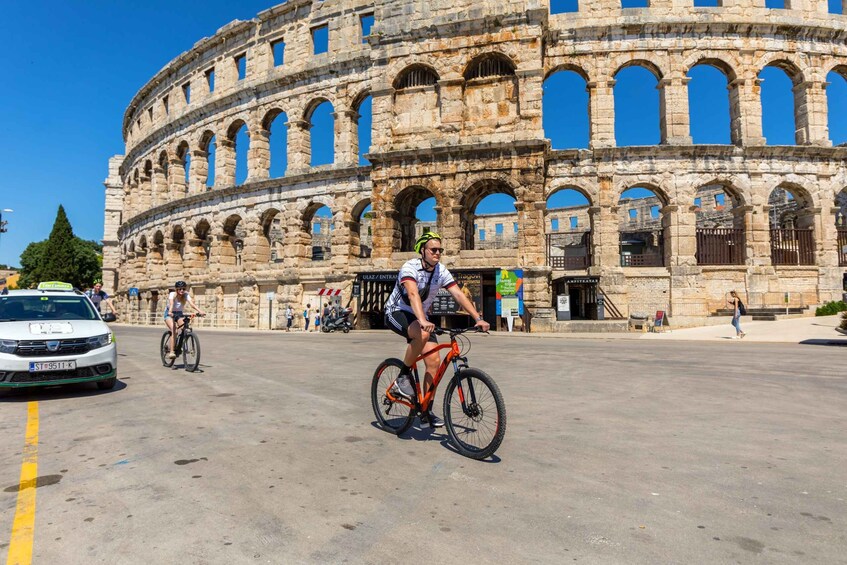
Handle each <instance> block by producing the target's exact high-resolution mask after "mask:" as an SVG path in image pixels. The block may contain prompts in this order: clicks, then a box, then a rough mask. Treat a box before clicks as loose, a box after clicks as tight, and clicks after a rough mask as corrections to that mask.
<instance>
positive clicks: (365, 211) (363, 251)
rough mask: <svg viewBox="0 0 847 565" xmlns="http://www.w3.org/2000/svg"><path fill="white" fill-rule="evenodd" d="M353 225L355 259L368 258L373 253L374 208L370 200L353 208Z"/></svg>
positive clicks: (352, 238)
mask: <svg viewBox="0 0 847 565" xmlns="http://www.w3.org/2000/svg"><path fill="white" fill-rule="evenodd" d="M352 217H353V223H352V224H351V226H350V249H351V251H352V253H353V256H354V257H361V258H367V257H370V256H371V253H372V252H373V229H372V225H371V223H372V221H373V208H372V207H371V201H370V199H365V200H362V201H361V202H359V203H358V204H356V206H354V207H353V213H352Z"/></svg>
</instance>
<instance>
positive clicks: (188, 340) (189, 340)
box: [182, 333, 200, 373]
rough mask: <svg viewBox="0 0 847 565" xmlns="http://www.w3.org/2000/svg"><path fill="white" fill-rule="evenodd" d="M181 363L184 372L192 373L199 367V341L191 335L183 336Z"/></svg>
mask: <svg viewBox="0 0 847 565" xmlns="http://www.w3.org/2000/svg"><path fill="white" fill-rule="evenodd" d="M182 362H183V364H184V365H185V370H186V371H188V372H190V373H193V372H194V371H196V370H197V367H198V366H199V365H200V340H199V339H197V336H196V335H194V334H193V333H190V334H188V335H187V336H185V341H183V343H182Z"/></svg>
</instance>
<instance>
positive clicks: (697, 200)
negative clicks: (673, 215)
mask: <svg viewBox="0 0 847 565" xmlns="http://www.w3.org/2000/svg"><path fill="white" fill-rule="evenodd" d="M694 206H696V207H697V208H702V207H703V199H702V198H700V197H699V196H698V197H697V198H695V199H694Z"/></svg>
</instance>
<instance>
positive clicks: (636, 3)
mask: <svg viewBox="0 0 847 565" xmlns="http://www.w3.org/2000/svg"><path fill="white" fill-rule="evenodd" d="M649 7H650V0H621V8H649Z"/></svg>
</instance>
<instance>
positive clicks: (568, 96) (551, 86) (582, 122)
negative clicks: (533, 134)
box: [541, 70, 590, 149]
mask: <svg viewBox="0 0 847 565" xmlns="http://www.w3.org/2000/svg"><path fill="white" fill-rule="evenodd" d="M588 104H589V100H588V89H587V88H586V81H585V78H584V77H583V76H582V75H580V74H579V73H578V72H576V71H570V70H564V71H557V72H555V73H553V74H551V75H549V76H548V77H547V78H546V79H545V80H544V85H543V86H542V97H541V107H542V125H543V127H544V137H546V138H548V139H549V140H550V143H551V145H552V147H553V149H585V148H587V147H588V142H589V137H590V129H589V128H590V125H589V105H588ZM582 109H584V110H585V111H582Z"/></svg>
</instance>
